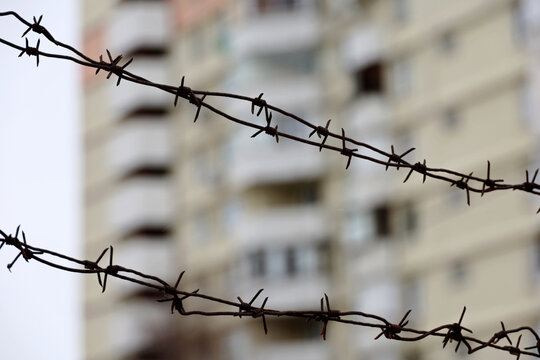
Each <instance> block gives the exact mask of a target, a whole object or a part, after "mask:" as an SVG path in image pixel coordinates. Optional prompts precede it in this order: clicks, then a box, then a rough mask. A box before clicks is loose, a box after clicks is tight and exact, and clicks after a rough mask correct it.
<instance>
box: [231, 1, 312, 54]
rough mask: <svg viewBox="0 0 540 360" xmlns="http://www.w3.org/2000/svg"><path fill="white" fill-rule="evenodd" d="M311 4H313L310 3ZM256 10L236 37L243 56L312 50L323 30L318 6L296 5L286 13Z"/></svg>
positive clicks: (238, 49)
mask: <svg viewBox="0 0 540 360" xmlns="http://www.w3.org/2000/svg"><path fill="white" fill-rule="evenodd" d="M310 3H311V1H310ZM278 10H279V9H277V10H276V11H265V12H257V11H254V13H253V14H252V15H250V16H249V17H247V19H248V20H247V21H246V22H244V23H242V24H240V26H239V27H238V28H237V29H236V31H235V32H234V34H233V47H234V52H235V53H236V54H239V56H250V55H255V54H270V53H276V52H286V51H290V50H294V49H299V48H307V47H312V46H314V45H315V44H316V42H317V41H318V40H319V38H320V36H321V33H322V29H321V26H320V23H319V19H318V16H317V12H316V8H315V7H314V6H295V7H293V8H291V9H288V8H284V9H282V10H283V11H278Z"/></svg>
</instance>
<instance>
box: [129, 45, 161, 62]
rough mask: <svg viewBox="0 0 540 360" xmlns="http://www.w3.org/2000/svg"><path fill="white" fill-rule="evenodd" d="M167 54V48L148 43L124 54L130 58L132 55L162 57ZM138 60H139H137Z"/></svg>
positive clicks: (137, 56)
mask: <svg viewBox="0 0 540 360" xmlns="http://www.w3.org/2000/svg"><path fill="white" fill-rule="evenodd" d="M165 55H167V48H166V47H163V46H159V45H154V44H148V45H139V46H137V47H135V48H133V49H131V50H129V51H128V52H126V53H125V54H124V58H126V59H129V58H130V57H136V58H141V57H162V56H165ZM135 61H137V60H135Z"/></svg>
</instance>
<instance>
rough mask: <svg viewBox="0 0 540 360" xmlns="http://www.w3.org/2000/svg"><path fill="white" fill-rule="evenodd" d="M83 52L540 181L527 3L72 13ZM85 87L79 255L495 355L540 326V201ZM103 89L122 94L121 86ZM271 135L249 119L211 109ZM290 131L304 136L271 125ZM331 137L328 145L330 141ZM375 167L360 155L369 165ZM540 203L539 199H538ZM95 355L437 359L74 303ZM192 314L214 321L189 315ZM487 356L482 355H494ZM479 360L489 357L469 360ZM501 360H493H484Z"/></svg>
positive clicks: (147, 305)
mask: <svg viewBox="0 0 540 360" xmlns="http://www.w3.org/2000/svg"><path fill="white" fill-rule="evenodd" d="M84 4H85V6H84V14H83V18H84V42H83V43H84V50H85V52H86V53H87V54H89V55H91V56H93V57H95V58H98V57H99V55H104V56H106V54H105V49H110V50H111V52H112V54H113V56H115V55H118V54H122V55H123V56H124V58H125V59H129V58H130V57H134V61H133V63H132V64H131V65H130V66H129V70H130V71H132V72H133V73H136V74H138V75H141V76H144V77H147V78H148V79H150V80H152V81H156V82H161V83H167V84H174V83H178V84H180V81H181V79H182V77H184V81H185V83H186V86H189V87H192V88H194V89H204V90H215V91H225V92H232V93H237V94H242V95H247V96H258V95H259V94H260V93H264V95H263V97H264V99H265V100H267V101H268V102H269V103H271V104H273V105H276V106H279V107H282V108H283V109H285V110H287V111H289V112H292V113H294V114H296V115H299V116H301V117H303V118H304V119H306V120H308V121H310V122H312V123H315V124H317V125H324V124H326V122H327V120H328V119H330V118H331V119H332V121H331V123H330V127H331V128H332V129H333V130H334V131H335V130H336V129H339V128H340V127H343V128H344V129H345V130H346V131H347V136H350V137H353V138H355V139H358V140H361V141H365V142H367V143H369V144H371V145H374V146H376V147H378V148H381V149H384V150H386V151H389V150H390V147H391V145H394V146H395V148H396V152H398V153H403V152H404V151H405V150H407V149H409V148H410V147H415V148H416V150H415V151H414V152H412V153H411V154H409V155H407V157H406V159H407V160H408V161H411V162H416V161H422V160H423V159H424V158H425V159H426V160H427V163H428V165H433V166H437V167H445V168H451V169H455V170H458V171H460V172H467V173H468V172H471V171H474V173H475V174H480V175H484V174H485V172H486V168H487V163H486V160H487V159H489V160H490V162H491V168H492V172H491V175H492V177H493V178H504V179H505V180H507V181H511V182H522V181H524V176H525V174H524V170H525V169H529V171H531V170H533V171H534V169H535V168H536V167H538V164H539V157H540V156H539V151H538V150H539V147H538V143H539V141H538V137H539V130H538V129H540V126H539V125H538V124H539V121H538V119H539V117H538V110H537V109H536V107H537V105H536V101H535V99H537V98H538V94H540V92H539V91H540V90H539V89H540V85H539V84H540V83H539V82H538V69H539V68H540V67H538V63H537V62H538V49H537V47H536V46H535V41H534V39H536V38H537V37H538V29H539V27H538V23H540V22H539V20H538V19H539V18H540V16H537V14H538V9H537V5H535V2H534V0H533V1H516V0H496V1H493V0H490V1H484V0H478V1H474V2H472V1H452V2H449V1H433V0H358V1H353V0H335V1H322V0H321V1H315V0H313V1H309V0H271V1H270V0H221V1H218V0H200V1H196V2H193V1H188V0H170V1H165V0H163V1H152V0H139V1H128V0H125V1H112V0H110V1H101V2H92V1H88V0H87V1H85V2H84ZM105 77H106V76H105V75H103V74H101V75H98V76H95V75H94V73H93V72H87V73H85V74H84V80H85V81H84V86H85V89H84V104H85V126H84V140H85V141H84V142H85V150H84V154H85V177H84V178H85V212H86V217H85V226H86V228H85V234H86V236H85V238H86V239H85V241H86V242H85V248H86V254H87V257H88V258H93V257H97V256H98V255H99V253H101V251H102V249H103V248H105V247H107V246H108V245H110V244H112V245H114V248H115V263H118V264H122V265H125V266H128V267H134V268H136V269H138V270H141V271H143V272H147V273H151V274H154V275H157V276H160V277H162V278H164V279H166V280H167V281H170V282H171V283H174V281H175V279H176V277H177V276H178V274H179V272H180V271H182V270H186V274H185V276H184V278H183V280H182V285H181V286H183V287H186V288H188V289H196V288H199V289H200V291H201V292H203V293H208V294H213V295H216V296H221V297H226V298H231V299H235V298H236V296H240V297H242V298H243V299H249V298H251V297H252V296H253V295H254V294H255V293H256V292H257V290H258V289H260V288H264V289H265V290H264V292H263V295H262V298H264V296H268V297H269V300H268V305H267V307H272V308H279V309H313V308H318V307H319V300H320V298H321V297H322V296H323V295H324V293H327V294H328V295H329V296H330V300H331V303H332V305H333V307H335V308H338V309H358V310H361V311H366V312H373V313H376V314H379V315H383V316H385V317H387V318H388V319H389V320H393V321H398V320H399V319H400V318H401V317H402V316H403V314H404V313H405V311H406V310H407V309H409V308H411V309H413V312H412V314H411V325H412V326H415V327H421V328H429V327H434V326H436V325H439V324H441V323H450V322H454V321H457V319H458V317H459V314H460V313H461V310H462V307H463V306H464V305H466V306H467V309H468V310H467V315H466V322H467V326H469V327H472V328H473V329H475V330H476V331H475V334H477V335H479V336H482V337H486V338H489V337H490V336H491V335H492V334H493V333H494V332H495V331H497V330H498V328H497V326H498V325H497V324H498V323H499V320H504V321H505V323H506V324H508V326H512V325H518V324H524V323H525V324H528V325H530V326H535V325H536V324H537V323H538V321H539V320H540V309H539V308H538V305H537V303H538V294H539V293H538V291H537V290H538V274H539V273H540V256H537V254H538V253H540V250H539V249H540V243H539V242H538V219H537V216H536V217H535V211H536V209H537V207H538V203H535V202H534V201H531V197H527V196H524V195H522V194H519V193H518V192H499V193H490V194H487V195H486V196H484V197H483V198H482V199H480V197H479V196H475V195H473V196H472V198H471V202H472V204H471V206H470V207H468V206H467V204H466V202H467V200H466V194H465V192H464V191H460V190H459V189H456V188H455V187H449V186H448V184H447V183H440V182H436V181H432V180H428V181H426V183H425V184H422V181H421V179H420V178H419V177H415V175H412V178H411V179H410V180H409V181H408V182H407V183H405V184H403V179H404V178H405V176H406V171H403V170H401V171H396V170H393V169H390V170H388V172H386V171H384V167H382V166H380V165H376V164H372V163H369V162H365V161H361V160H358V159H357V161H354V160H353V161H352V163H351V166H350V168H349V169H347V170H345V163H346V159H343V157H342V156H339V154H334V153H329V152H325V151H323V152H318V151H317V149H316V148H312V147H309V146H307V145H304V144H299V143H296V142H293V141H290V140H288V139H280V141H279V144H277V143H276V141H275V139H274V138H272V137H270V136H266V135H265V134H261V135H259V136H257V137H255V138H253V139H252V138H250V136H251V135H252V134H253V132H254V131H252V130H251V129H248V128H245V127H242V126H241V125H238V124H232V123H230V122H228V121H226V120H225V119H223V118H220V117H219V116H216V115H215V114H213V113H211V112H210V111H206V110H205V109H203V110H201V112H200V115H199V117H198V119H197V122H196V123H194V122H193V118H194V115H195V109H194V108H193V107H192V106H191V105H190V104H187V102H183V101H179V103H178V106H176V107H175V106H173V101H174V97H173V96H172V95H169V94H166V93H164V92H160V91H158V90H157V89H153V88H145V87H143V86H139V85H134V84H129V83H127V82H125V81H122V82H121V83H120V85H119V86H118V87H116V81H113V80H110V81H107V80H106V78H105ZM113 77H114V76H113ZM206 100H207V101H208V102H209V103H210V104H212V105H214V106H216V107H218V108H221V109H224V110H225V111H226V112H228V113H231V114H233V115H235V116H238V117H241V118H243V119H248V120H250V121H256V122H259V123H261V124H264V118H263V115H261V116H260V117H257V116H256V115H253V114H251V112H250V104H249V103H246V102H241V101H237V100H233V99H222V98H217V97H215V98H212V97H211V96H210V97H207V98H206ZM273 121H274V122H275V123H276V124H278V126H279V129H280V130H281V131H286V132H288V133H291V134H294V135H297V136H301V137H306V136H307V135H309V131H308V129H307V128H306V127H304V126H301V124H298V123H297V122H295V121H291V119H289V118H287V117H284V116H280V115H278V114H277V113H274V114H273ZM329 141H331V140H329ZM360 151H361V153H365V154H366V155H373V153H369V151H367V150H364V149H362V150H360ZM532 200H534V199H532ZM85 291H86V295H85V314H86V323H85V332H86V335H85V341H86V353H85V357H86V358H88V359H105V358H106V359H161V358H163V359H171V358H175V359H176V358H182V359H183V358H186V359H201V358H209V359H251V358H255V359H278V358H279V359H321V360H322V359H331V358H337V357H340V358H346V359H368V360H369V359H401V358H404V359H418V358H426V359H429V358H441V357H447V358H452V357H455V356H456V355H454V353H453V352H452V351H448V349H446V350H445V351H443V350H442V346H441V344H440V343H438V342H436V341H423V342H418V343H411V344H399V343H395V342H389V341H385V340H381V339H379V340H377V341H373V337H374V336H375V335H377V333H376V332H373V331H369V330H366V329H358V328H352V327H350V326H344V325H343V326H338V325H335V326H334V325H331V326H330V328H329V333H328V340H327V341H326V342H324V341H322V340H321V339H320V331H321V329H320V326H319V324H317V323H313V322H308V323H306V322H303V321H293V320H287V319H281V318H280V319H268V320H269V321H268V327H269V334H268V335H266V336H265V335H264V332H263V331H262V329H261V324H260V321H250V320H246V319H241V320H240V319H237V318H233V319H229V318H207V317H188V318H184V317H181V316H179V315H175V316H171V315H170V314H169V313H168V308H167V306H163V304H159V303H157V302H155V300H156V299H159V298H160V297H159V296H160V295H159V294H154V293H152V292H148V291H142V290H140V289H139V288H138V287H136V286H129V285H126V284H122V283H121V282H120V281H116V282H115V281H110V285H109V286H108V288H107V290H106V292H105V294H101V292H100V288H99V286H98V285H96V281H95V279H94V278H89V279H88V280H87V284H86V286H85ZM186 306H188V307H190V308H200V309H205V310H210V309H217V308H218V307H216V306H215V305H213V304H206V303H204V302H198V301H195V300H190V301H188V302H186ZM490 355H492V354H490ZM475 356H483V355H475ZM494 356H504V354H502V353H501V354H495V355H494Z"/></svg>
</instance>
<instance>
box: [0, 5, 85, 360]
mask: <svg viewBox="0 0 540 360" xmlns="http://www.w3.org/2000/svg"><path fill="white" fill-rule="evenodd" d="M3 5H4V6H3V7H2V9H0V11H8V10H15V11H17V12H18V13H19V14H20V15H22V16H23V17H24V18H25V19H27V20H30V19H31V18H32V16H34V15H35V16H36V17H38V16H39V15H41V14H43V15H44V16H43V20H42V25H44V26H46V27H47V28H48V29H49V31H50V32H51V33H52V34H53V35H54V36H55V37H56V38H57V39H59V40H61V41H64V42H67V43H70V44H73V45H78V43H79V34H78V31H79V26H80V24H79V8H78V1H75V0H65V1H64V0H40V1H35V0H33V1H31V0H18V1H11V2H9V4H8V2H7V1H4V2H3ZM24 30H26V29H25V27H24V26H23V25H22V24H20V23H19V22H18V21H16V20H15V19H14V18H12V17H0V37H2V38H4V39H6V40H9V41H11V42H14V43H17V44H20V45H24V39H23V38H21V35H22V33H23V32H24ZM28 37H29V40H30V44H31V45H32V46H34V45H35V43H36V41H37V34H35V33H30V34H29V36H28ZM46 43H47V40H46V39H45V38H42V39H41V46H40V50H45V51H47V49H50V50H55V49H53V46H45V45H47V44H46ZM18 55H19V52H18V51H16V50H14V49H11V48H8V47H7V46H5V45H1V44H0V169H1V170H0V171H1V172H0V229H2V230H4V231H7V232H14V231H15V228H16V226H17V225H18V224H21V225H22V228H23V229H24V230H25V231H26V235H27V238H28V240H29V242H31V243H32V244H33V245H37V246H42V247H47V248H50V249H52V250H58V251H59V252H64V253H67V254H73V255H76V256H79V255H80V254H81V244H80V235H81V225H80V224H81V219H80V215H81V210H80V201H81V199H80V197H81V195H80V185H79V180H80V176H81V175H80V172H81V167H80V166H81V165H80V164H81V163H80V154H81V141H80V139H79V133H80V131H81V126H80V102H79V94H80V90H79V87H78V86H79V77H80V76H79V75H80V68H79V67H78V66H75V65H72V64H70V63H67V62H64V61H60V60H55V59H47V58H40V65H39V68H36V59H35V58H34V57H31V58H30V57H28V56H27V55H24V56H23V57H21V58H18V57H17V56H18ZM14 256H15V252H14V251H13V249H8V250H6V247H4V248H3V249H2V250H0V358H2V359H6V360H7V359H55V360H60V359H70V360H71V359H80V358H81V357H82V356H81V347H82V341H81V335H82V328H81V325H82V322H81V319H82V306H81V299H82V297H81V293H80V292H81V290H82V281H81V280H82V277H81V275H77V274H69V273H64V272H61V271H58V270H54V269H49V268H47V267H45V266H43V265H41V264H39V263H36V262H32V261H30V263H28V264H27V263H25V262H24V260H23V259H22V258H21V259H19V261H18V262H17V263H16V264H15V266H14V267H13V268H12V271H13V273H11V274H10V273H9V272H8V270H7V269H6V265H7V264H8V263H9V262H11V261H12V260H13V258H14Z"/></svg>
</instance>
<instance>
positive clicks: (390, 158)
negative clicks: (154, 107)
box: [0, 11, 540, 213]
mask: <svg viewBox="0 0 540 360" xmlns="http://www.w3.org/2000/svg"><path fill="white" fill-rule="evenodd" d="M0 16H13V17H15V18H16V19H17V20H19V21H20V22H21V23H23V24H24V25H25V26H27V27H28V28H27V29H26V31H24V33H23V36H26V35H27V34H28V33H29V32H30V31H33V32H35V33H37V34H42V35H44V36H45V38H46V39H47V40H49V41H51V42H52V43H53V44H55V45H57V46H59V47H61V48H63V49H65V50H68V51H69V52H71V53H72V54H74V55H75V56H77V57H74V56H70V55H63V54H53V53H47V52H44V51H41V50H39V41H38V43H37V44H36V46H35V47H31V46H29V44H28V42H26V43H25V46H20V45H17V44H14V43H12V42H10V41H7V40H5V39H2V38H0V43H2V44H4V45H7V46H9V47H12V48H14V49H16V50H18V51H20V53H19V56H22V55H24V54H27V55H28V56H35V57H36V65H38V66H39V57H40V56H42V57H49V58H56V59H61V60H67V61H72V62H74V63H77V64H80V65H82V66H86V67H90V68H95V69H96V74H97V73H99V72H100V71H101V70H103V71H104V72H106V73H108V74H107V79H109V78H110V77H111V76H112V75H115V76H117V82H116V85H119V84H120V82H121V80H122V79H124V80H125V81H129V82H133V83H136V84H140V85H144V86H149V87H153V88H156V89H159V90H162V91H165V92H167V93H170V94H171V95H173V96H174V106H176V105H177V103H178V99H179V98H182V99H184V100H188V102H189V103H190V104H192V105H193V106H195V107H196V113H195V117H194V121H197V119H198V117H199V114H200V111H201V108H203V107H204V108H206V109H208V110H210V111H212V112H213V113H215V114H217V115H220V116H221V117H223V118H225V119H227V120H230V121H232V122H235V123H238V124H240V125H243V126H247V127H251V128H254V129H256V132H255V133H254V134H253V135H252V137H256V136H258V135H259V134H261V133H265V134H267V135H269V136H271V137H274V138H275V139H276V142H279V138H287V139H290V140H293V141H297V142H300V143H304V144H307V145H311V146H314V147H317V148H318V149H319V151H320V150H322V149H323V148H324V149H326V150H331V151H334V152H337V153H339V154H341V155H343V156H344V157H345V158H346V159H347V162H346V169H348V168H349V166H350V164H351V160H352V158H359V159H363V160H367V161H370V162H373V163H376V164H379V165H382V166H384V167H385V169H386V170H388V168H390V167H392V168H396V170H399V169H400V168H406V169H409V170H408V173H407V175H406V177H405V179H404V181H403V182H407V181H408V180H409V178H410V177H411V175H412V173H413V172H416V173H418V174H420V175H421V176H422V181H423V182H425V181H426V179H427V178H432V179H436V180H439V181H444V182H447V183H449V184H450V186H456V187H457V188H458V189H461V190H464V191H465V192H466V193H467V204H468V205H470V201H471V197H470V193H471V192H473V193H479V194H480V195H481V196H484V194H485V193H489V192H493V191H500V190H519V191H524V192H527V193H531V194H534V195H540V184H539V183H536V179H537V175H538V169H536V171H535V172H534V174H533V175H532V176H529V171H528V170H526V172H525V181H524V182H522V183H516V184H510V183H505V182H504V180H503V179H492V178H491V163H490V161H487V171H486V177H480V176H475V175H473V173H472V172H471V173H468V174H466V173H461V172H459V171H455V170H451V169H445V168H435V167H429V166H427V165H426V160H425V159H424V160H423V161H422V162H420V161H418V162H416V163H409V162H408V161H407V160H405V159H404V158H405V156H407V155H408V154H409V153H411V152H412V151H414V150H415V148H410V149H407V150H406V151H404V152H402V153H401V154H400V153H396V151H395V150H394V145H391V147H390V152H388V151H385V150H383V149H380V148H377V147H375V146H372V145H370V144H368V143H365V142H363V141H359V140H356V139H353V138H351V137H347V136H346V135H345V130H344V129H343V128H341V132H339V133H338V132H332V131H331V130H330V129H329V125H330V120H328V121H327V123H326V126H320V125H316V124H313V123H311V122H309V121H307V120H305V119H304V118H302V117H300V116H298V115H295V114H293V113H291V112H288V111H286V110H284V109H282V108H279V107H277V106H274V105H272V104H269V103H268V102H267V101H266V100H264V99H263V95H264V94H263V93H261V94H259V95H258V96H257V97H250V96H245V95H239V94H233V93H226V92H217V91H202V90H194V89H191V88H190V87H188V86H185V85H184V83H185V81H184V80H185V77H184V76H182V78H181V83H180V85H179V86H173V85H167V84H160V83H156V82H153V81H151V80H148V79H145V78H144V77H142V76H139V75H136V74H134V73H132V72H130V71H128V70H127V67H128V66H129V65H130V64H131V63H132V61H133V58H131V59H130V60H128V61H127V62H124V64H123V65H120V63H121V62H122V60H123V56H122V55H118V56H116V57H113V56H112V54H111V52H110V51H109V50H108V49H106V55H107V58H108V59H105V60H104V59H103V55H100V57H99V60H95V59H92V58H90V57H89V56H87V55H85V54H83V53H82V52H81V51H79V50H77V49H75V48H73V47H72V46H70V45H68V44H65V43H63V42H61V41H58V40H56V39H55V38H54V37H53V36H52V35H51V33H50V32H49V31H48V30H47V29H46V28H45V27H44V26H43V25H41V20H42V19H43V16H40V17H39V18H38V19H36V17H34V18H33V23H31V22H29V21H26V20H25V19H23V18H22V17H21V16H20V15H18V14H17V13H16V12H13V11H8V12H2V13H0ZM212 97H214V98H229V99H234V100H240V101H245V102H248V103H250V106H251V113H252V114H253V115H255V116H257V117H259V116H260V115H261V114H262V113H263V111H264V120H265V125H260V124H257V123H253V122H249V121H246V120H243V119H240V118H238V117H235V116H233V115H231V114H229V113H227V112H226V111H224V110H221V109H219V108H217V107H216V106H213V105H211V104H209V103H208V102H207V101H205V100H206V99H208V98H212ZM272 112H276V113H279V114H281V115H283V116H284V117H286V118H288V119H289V120H291V121H297V122H299V123H300V124H302V125H304V126H305V127H306V128H307V129H306V130H307V131H306V137H300V136H298V135H294V134H290V133H286V132H283V131H280V130H278V126H277V124H276V125H275V126H272ZM313 135H317V137H318V139H319V140H318V141H315V140H311V139H312V136H313ZM328 138H334V139H336V140H338V141H339V142H340V143H341V146H337V145H331V144H328V143H327V140H328ZM348 144H350V145H353V146H357V147H360V148H364V149H366V150H368V151H371V152H372V153H374V154H373V156H370V155H372V154H370V155H367V154H362V153H360V152H359V151H358V148H349V147H347V145H348ZM374 156H378V157H374ZM537 213H540V208H539V209H538V211H537Z"/></svg>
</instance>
